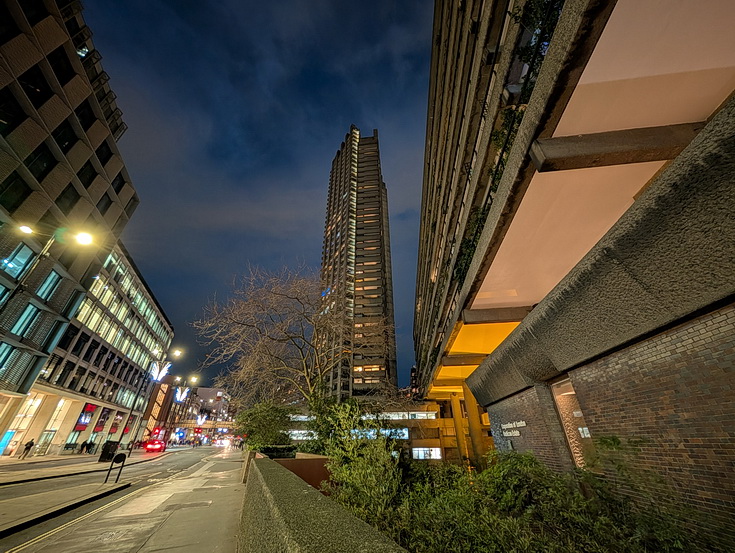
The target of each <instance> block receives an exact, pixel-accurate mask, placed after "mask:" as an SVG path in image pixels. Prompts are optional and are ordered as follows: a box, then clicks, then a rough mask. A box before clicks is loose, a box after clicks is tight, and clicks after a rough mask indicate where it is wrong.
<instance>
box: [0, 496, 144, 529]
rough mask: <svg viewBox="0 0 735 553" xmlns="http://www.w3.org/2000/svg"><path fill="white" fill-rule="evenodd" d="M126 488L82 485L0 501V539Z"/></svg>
mask: <svg viewBox="0 0 735 553" xmlns="http://www.w3.org/2000/svg"><path fill="white" fill-rule="evenodd" d="M129 486H130V483H129V482H120V483H117V484H113V483H108V484H99V483H94V484H82V485H80V486H74V487H73V488H67V489H64V490H62V491H61V492H60V491H59V490H52V491H47V492H41V493H36V494H31V495H24V496H22V497H14V498H12V499H5V500H0V538H4V537H6V536H9V535H11V534H13V533H15V532H18V531H20V530H24V529H26V528H29V527H31V526H33V525H34V524H38V523H39V522H42V521H45V520H49V519H50V518H53V517H55V516H58V515H60V514H61V513H65V512H67V511H70V510H72V509H74V508H76V507H79V506H80V505H84V504H86V503H89V502H91V501H95V500H97V499H100V498H103V497H106V496H108V495H110V494H113V493H115V492H117V491H119V490H124V489H125V488H128V487H129Z"/></svg>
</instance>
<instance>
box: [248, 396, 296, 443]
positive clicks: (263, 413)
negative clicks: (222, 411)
mask: <svg viewBox="0 0 735 553" xmlns="http://www.w3.org/2000/svg"><path fill="white" fill-rule="evenodd" d="M290 413H291V410H290V409H289V408H287V407H282V406H280V405H276V404H274V403H271V402H263V403H258V404H256V405H255V406H254V407H252V408H250V409H247V410H246V411H243V412H241V413H240V414H239V415H238V416H237V418H236V419H235V422H236V425H237V426H236V429H237V432H239V433H241V434H243V435H244V436H245V443H246V444H247V446H248V447H249V448H250V449H254V450H261V449H262V448H264V447H266V446H273V445H289V444H290V443H291V438H290V437H289V436H288V434H286V430H288V428H289V426H290V424H291V419H290V417H289V415H290Z"/></svg>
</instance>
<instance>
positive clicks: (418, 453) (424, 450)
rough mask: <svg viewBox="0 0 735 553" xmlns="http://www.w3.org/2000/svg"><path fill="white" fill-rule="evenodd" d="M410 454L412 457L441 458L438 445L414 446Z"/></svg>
mask: <svg viewBox="0 0 735 553" xmlns="http://www.w3.org/2000/svg"><path fill="white" fill-rule="evenodd" d="M411 456H412V457H413V458H414V459H441V458H442V450H441V448H440V447H414V448H411Z"/></svg>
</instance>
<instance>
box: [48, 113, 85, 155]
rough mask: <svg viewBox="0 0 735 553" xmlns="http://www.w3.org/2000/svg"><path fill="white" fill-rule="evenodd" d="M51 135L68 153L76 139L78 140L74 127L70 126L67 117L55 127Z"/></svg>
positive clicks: (62, 149)
mask: <svg viewBox="0 0 735 553" xmlns="http://www.w3.org/2000/svg"><path fill="white" fill-rule="evenodd" d="M51 136H53V137H54V140H56V143H57V144H58V145H59V148H60V149H61V151H62V152H64V153H65V154H66V153H68V152H69V150H71V147H72V146H74V144H75V143H76V141H77V140H79V139H78V138H77V133H75V132H74V127H72V126H71V123H69V120H68V119H66V120H65V121H63V122H62V123H61V124H60V125H59V126H58V127H56V129H54V131H53V132H52V133H51Z"/></svg>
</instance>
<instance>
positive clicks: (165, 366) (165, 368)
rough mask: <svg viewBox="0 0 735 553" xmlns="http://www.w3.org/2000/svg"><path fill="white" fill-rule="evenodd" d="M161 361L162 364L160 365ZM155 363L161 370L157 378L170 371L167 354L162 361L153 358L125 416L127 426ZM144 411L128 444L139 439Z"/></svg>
mask: <svg viewBox="0 0 735 553" xmlns="http://www.w3.org/2000/svg"><path fill="white" fill-rule="evenodd" d="M152 353H153V354H154V355H158V354H159V353H160V352H159V351H158V350H153V352H152ZM171 355H172V356H173V357H179V356H181V350H179V349H175V350H174V351H172V352H171ZM159 363H160V365H159ZM154 365H159V367H160V368H159V372H158V374H157V375H156V377H157V379H158V380H160V379H161V378H163V376H164V375H165V374H166V372H167V371H168V368H169V367H170V366H171V362H170V361H166V355H165V354H164V355H163V356H162V357H161V361H160V362H159V361H158V360H153V361H151V363H150V365H148V369H147V370H146V372H145V374H144V375H143V378H142V379H141V382H140V384H139V385H138V391H137V392H136V393H135V397H134V398H133V403H132V404H131V405H130V411H128V414H127V417H125V426H127V425H128V423H129V422H130V418H131V417H132V416H133V411H134V410H135V404H136V403H138V399H139V398H140V395H141V392H142V391H143V385H144V384H146V383H147V382H148V378H149V377H150V376H151V371H152V370H153V367H154ZM143 413H145V409H143V410H142V412H141V416H140V417H138V420H137V421H135V426H134V427H133V429H132V432H130V440H128V445H130V444H134V443H135V442H136V441H137V440H138V434H139V433H140V427H141V423H142V422H143V416H142V415H143ZM125 426H123V434H124V433H125Z"/></svg>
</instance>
